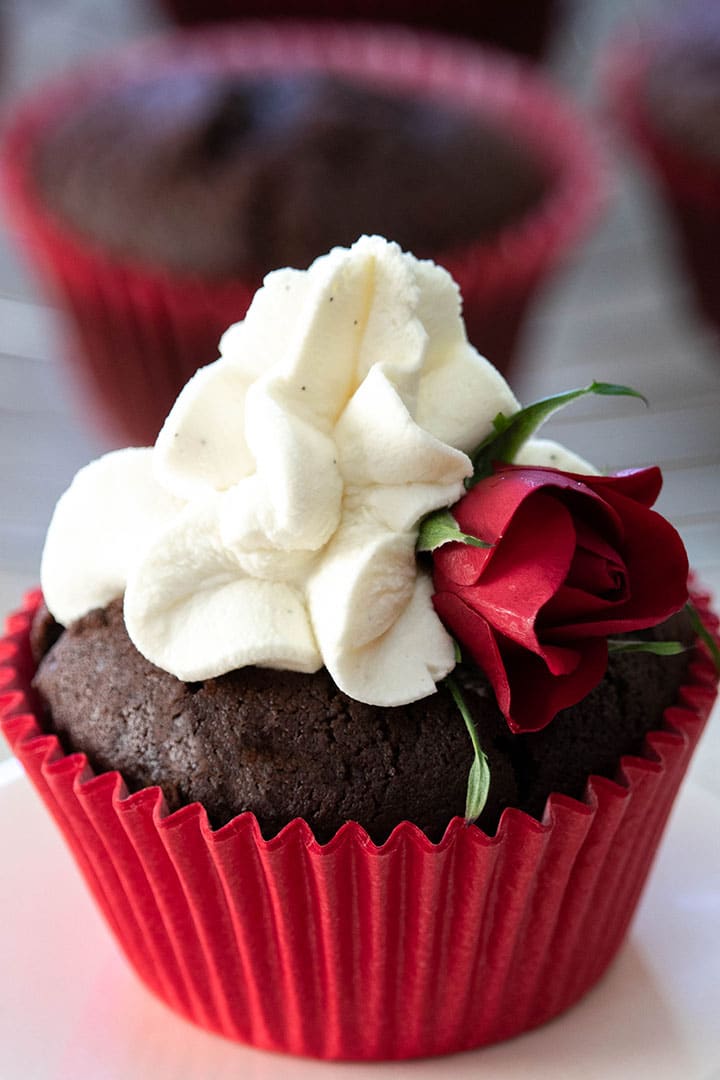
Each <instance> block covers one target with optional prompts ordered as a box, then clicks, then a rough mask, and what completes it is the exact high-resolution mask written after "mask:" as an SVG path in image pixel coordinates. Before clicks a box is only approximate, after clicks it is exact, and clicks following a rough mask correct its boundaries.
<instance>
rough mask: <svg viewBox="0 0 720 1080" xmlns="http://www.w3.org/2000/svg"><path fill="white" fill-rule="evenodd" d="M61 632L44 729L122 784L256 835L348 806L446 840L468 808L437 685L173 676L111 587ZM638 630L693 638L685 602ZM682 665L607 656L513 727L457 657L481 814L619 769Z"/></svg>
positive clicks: (243, 673)
mask: <svg viewBox="0 0 720 1080" xmlns="http://www.w3.org/2000/svg"><path fill="white" fill-rule="evenodd" d="M54 636H55V631H54V630H53V625H52V620H51V619H50V617H49V616H48V615H47V612H45V613H44V614H43V613H41V615H40V616H39V617H38V620H36V624H35V630H34V644H35V647H36V648H37V649H38V650H39V652H40V653H41V654H42V653H45V655H44V658H43V659H41V661H40V666H39V670H38V674H37V676H36V679H35V686H36V688H37V689H38V690H39V692H40V694H41V696H42V698H43V700H44V702H45V704H46V706H47V724H48V728H49V729H51V730H54V731H56V732H57V733H58V735H59V736H60V738H61V741H62V743H63V745H64V747H65V749H66V750H67V751H72V750H84V751H85V752H86V753H87V754H88V757H89V759H90V761H91V763H92V765H93V767H94V768H95V770H96V771H105V770H108V769H119V770H120V771H121V772H122V774H123V776H124V777H125V780H126V781H127V783H128V785H129V787H130V789H131V790H138V789H140V788H142V787H145V786H148V785H151V784H160V785H161V786H162V788H163V791H164V794H165V798H166V801H167V804H168V806H169V807H170V809H176V808H177V807H179V806H182V805H183V804H185V803H189V802H193V801H195V800H199V801H200V802H202V803H203V804H204V805H205V807H206V809H207V811H208V813H209V816H210V820H211V822H212V823H213V825H215V826H220V825H222V824H224V823H225V822H227V821H228V820H230V819H231V818H232V817H233V816H234V815H235V814H237V813H239V812H241V811H243V810H252V811H254V813H255V814H256V816H257V817H258V820H259V822H260V825H261V828H262V830H263V833H264V835H265V836H272V835H274V834H275V833H276V832H277V831H278V830H279V829H280V828H281V827H282V826H283V825H285V824H286V823H287V822H288V821H290V820H291V819H292V818H294V817H303V818H305V819H306V820H307V821H308V822H309V824H310V825H311V826H312V828H313V830H314V832H315V834H316V836H317V837H318V839H320V840H327V839H328V838H329V837H330V836H332V834H333V833H334V832H335V831H336V829H337V828H338V827H339V826H340V825H342V824H343V823H344V822H345V821H348V820H356V821H359V822H360V823H361V824H362V825H364V826H365V828H366V829H367V830H368V832H369V833H370V835H371V837H372V838H373V839H374V840H375V841H377V842H381V841H382V840H384V839H385V838H386V837H387V836H388V835H389V833H390V832H391V830H392V828H393V827H394V826H395V825H396V824H398V823H399V822H400V821H402V820H410V821H414V822H415V823H416V824H418V825H419V826H420V827H421V828H422V829H423V830H424V831H425V832H426V833H427V834H428V835H429V836H430V837H431V838H433V839H439V838H440V836H441V835H442V833H443V832H444V830H445V827H446V825H447V824H448V822H449V820H450V818H452V817H453V816H454V815H462V813H463V810H464V805H465V792H466V785H467V775H468V770H469V767H470V763H471V760H472V757H471V749H470V742H469V738H468V735H467V731H466V730H465V727H464V724H463V721H462V719H461V717H460V715H459V713H458V711H457V709H456V707H455V705H454V703H453V702H452V700H451V698H450V696H449V694H448V693H447V692H446V691H444V690H440V691H439V692H438V693H437V694H435V695H433V696H432V697H430V698H425V699H424V700H422V701H418V702H415V703H414V704H412V705H408V706H404V707H401V708H387V709H381V708H375V707H373V706H369V705H363V704H361V703H359V702H357V701H354V700H352V699H351V698H348V697H347V696H346V695H345V694H343V693H342V692H341V691H340V690H338V688H337V687H336V686H335V685H334V683H333V682H332V680H331V679H330V677H329V676H328V674H327V672H325V671H324V670H323V671H320V672H318V673H317V674H315V675H300V674H296V673H293V672H281V671H271V670H267V669H260V668H245V669H242V670H239V671H233V672H230V673H229V674H227V675H223V676H221V677H219V678H217V679H209V680H207V681H206V682H204V683H192V684H186V683H181V682H180V681H179V680H177V679H176V678H175V677H174V676H172V675H169V674H167V673H165V672H163V671H160V670H159V669H158V668H156V667H154V666H153V665H152V664H150V663H149V662H148V661H146V660H145V659H144V658H143V657H142V656H140V654H139V653H138V652H137V651H136V650H135V648H134V646H133V645H132V644H131V643H130V641H129V639H128V637H127V634H126V632H125V626H124V622H123V618H122V607H121V603H120V601H116V602H115V603H113V604H111V605H110V606H109V607H108V608H106V609H105V610H102V611H95V612H92V613H91V614H89V615H88V616H86V617H85V618H84V619H81V620H80V621H79V622H77V623H75V624H74V625H72V626H71V627H70V628H69V629H68V630H66V631H65V632H64V633H62V634H61V636H60V637H59V639H57V640H56V641H55V643H54V644H52V642H53V637H54ZM643 636H651V637H653V638H659V639H668V638H670V639H677V638H680V639H682V640H684V641H686V642H690V641H691V640H692V633H691V629H690V627H689V624H688V620H687V618H686V616H685V615H684V614H680V615H678V616H675V617H674V618H673V619H672V620H670V621H669V622H667V623H665V624H664V625H663V626H662V627H658V628H656V629H655V630H653V631H647V632H645V634H644V635H643ZM46 650H48V651H46ZM686 668H687V654H682V655H680V656H676V657H656V656H653V655H648V654H641V653H622V654H616V655H613V656H611V659H610V665H609V669H608V673H607V675H606V677H605V679H604V680H603V682H602V683H601V684H600V686H598V687H597V688H596V689H595V690H594V691H593V692H592V693H591V694H590V695H589V696H588V697H587V698H585V699H584V700H583V701H582V702H580V703H579V704H578V705H576V706H574V707H573V708H571V709H566V710H565V711H563V712H561V713H560V714H558V716H557V717H556V718H555V719H554V720H553V721H552V723H551V724H550V725H549V726H548V727H547V728H545V729H544V730H543V731H540V732H537V733H535V734H530V735H520V736H514V735H512V734H511V733H510V731H509V730H508V728H507V726H506V724H505V721H504V719H503V717H502V715H501V714H500V712H499V710H498V708H497V706H496V704H495V700H494V697H493V695H492V692H491V691H490V689H489V687H488V684H487V682H486V681H485V679H484V678H483V677H482V676H481V675H479V674H478V673H477V672H475V671H472V672H471V671H464V670H462V669H458V678H459V680H460V682H461V684H462V686H463V688H464V694H465V697H466V701H467V704H468V706H469V708H470V710H471V712H472V714H473V717H474V719H475V721H476V723H477V726H478V730H479V733H480V739H481V742H482V744H483V746H484V749H485V751H486V753H487V755H488V758H489V761H490V768H491V775H492V782H491V788H490V798H489V801H488V804H487V806H486V808H485V810H484V812H483V815H482V817H481V819H480V822H479V823H480V825H482V826H483V828H485V829H486V830H487V831H489V832H494V830H495V828H496V826H497V823H498V820H499V817H500V814H501V813H502V810H503V809H504V808H505V807H506V806H517V807H519V808H520V809H523V810H526V811H527V812H528V813H530V814H532V815H534V816H536V817H539V816H541V815H542V811H543V807H544V805H545V801H546V799H547V796H548V795H549V794H550V792H552V791H557V792H564V793H566V794H568V795H572V796H575V797H578V798H579V797H581V796H582V794H583V791H584V788H585V783H586V780H587V777H588V776H589V775H590V774H591V773H594V774H600V775H605V776H610V777H612V776H614V775H615V774H616V772H617V765H618V760H619V758H620V756H621V755H622V754H625V753H633V752H638V751H639V750H640V749H641V747H642V740H643V736H644V735H645V733H646V732H647V731H649V730H650V729H652V728H655V727H658V726H660V724H661V721H662V715H663V711H664V709H665V708H666V707H667V706H669V705H671V704H673V702H674V701H675V700H676V697H677V691H678V688H679V686H680V684H681V683H682V681H683V677H684V674H685V671H686Z"/></svg>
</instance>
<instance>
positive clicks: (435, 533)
mask: <svg viewBox="0 0 720 1080" xmlns="http://www.w3.org/2000/svg"><path fill="white" fill-rule="evenodd" d="M453 541H458V542H459V543H461V544H469V545H470V546H471V547H481V548H487V547H492V544H487V543H485V541H484V540H478V538H477V536H470V535H469V534H468V533H464V532H462V530H461V529H460V527H459V525H458V523H457V521H456V520H455V518H454V517H453V516H452V514H451V513H450V511H449V510H436V511H435V512H434V513H432V514H428V515H427V517H425V518H423V520H422V521H421V522H420V529H419V532H418V538H417V543H416V544H415V550H416V551H435V549H436V548H439V547H442V545H443V544H449V543H452V542H453Z"/></svg>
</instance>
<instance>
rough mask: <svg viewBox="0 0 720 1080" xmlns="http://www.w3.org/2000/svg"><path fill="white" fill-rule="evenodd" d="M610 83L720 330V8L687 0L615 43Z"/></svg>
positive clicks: (706, 310) (703, 303) (698, 291)
mask: <svg viewBox="0 0 720 1080" xmlns="http://www.w3.org/2000/svg"><path fill="white" fill-rule="evenodd" d="M607 85H608V88H609V95H610V98H611V104H612V108H613V111H614V113H615V116H616V117H617V118H618V120H619V122H620V123H621V125H622V127H623V129H624V131H625V133H626V134H627V135H628V136H629V137H630V139H631V140H632V142H633V144H634V146H635V147H636V149H637V150H638V151H639V153H640V154H641V156H642V157H643V158H644V160H645V162H646V163H647V164H648V165H649V166H650V168H651V169H652V171H653V172H654V174H655V176H656V177H657V179H658V181H659V183H660V185H661V188H662V191H663V194H664V197H665V199H666V202H667V205H668V207H669V209H670V211H671V213H672V216H673V220H674V223H675V226H676V229H677V232H678V239H679V241H680V251H681V255H682V257H683V259H684V263H685V269H686V271H687V273H688V276H689V278H690V281H691V283H692V285H693V288H694V291H695V295H696V299H697V302H698V305H699V308H700V310H701V311H702V313H703V314H704V316H705V317H706V318H707V319H709V320H710V322H711V323H712V324H713V325H714V326H715V327H716V328H718V329H720V281H719V280H718V276H717V270H716V266H715V263H716V252H717V248H718V245H719V244H720V8H718V7H717V5H713V4H697V3H695V4H690V5H686V6H683V7H681V8H680V10H678V11H675V12H674V13H673V15H672V16H671V17H669V18H667V19H666V20H665V22H663V23H659V24H657V25H655V26H654V27H651V28H649V29H648V30H647V31H646V32H645V33H643V35H642V36H641V37H640V39H639V40H637V41H636V42H635V43H634V44H629V45H621V46H618V47H617V48H616V49H615V51H614V54H613V55H612V56H611V58H610V62H609V66H608V76H607Z"/></svg>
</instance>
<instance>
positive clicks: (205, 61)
mask: <svg viewBox="0 0 720 1080" xmlns="http://www.w3.org/2000/svg"><path fill="white" fill-rule="evenodd" d="M178 68H182V69H183V70H208V69H210V70H214V71H223V72H240V73H243V74H246V75H258V76H262V75H263V74H272V73H278V72H280V73H288V72H293V71H301V70H308V69H310V70H314V71H325V72H331V73H336V74H339V75H342V76H343V77H346V78H349V79H357V80H360V81H363V82H365V83H367V82H370V83H371V84H373V85H374V86H378V87H382V88H384V89H385V90H389V91H397V92H398V93H400V94H403V95H408V94H412V95H417V96H426V97H430V98H433V99H439V100H440V101H445V102H447V103H450V104H454V105H459V106H463V107H466V108H467V109H469V110H471V111H474V112H477V114H478V116H480V117H482V118H484V119H486V120H487V119H489V120H491V121H492V122H494V123H495V122H496V123H497V124H498V125H500V126H501V127H502V129H503V131H504V132H505V133H510V134H511V135H512V136H513V137H514V138H515V139H517V140H518V141H519V142H520V143H522V144H523V145H526V146H527V148H528V151H529V152H530V153H531V154H532V155H534V156H535V158H536V159H537V160H538V162H539V164H540V165H541V167H542V168H543V170H544V171H545V172H546V174H547V176H548V177H549V181H550V182H549V185H548V190H547V192H546V194H545V195H544V197H543V198H541V200H540V202H539V204H538V205H537V206H536V207H535V208H534V209H533V210H532V211H531V212H529V213H528V214H526V215H525V216H524V217H521V218H520V219H519V220H518V221H517V222H515V223H514V224H512V225H510V226H507V227H504V228H503V229H501V230H500V231H499V232H498V234H497V235H496V236H495V237H494V238H493V240H492V241H489V242H483V243H477V242H475V243H474V242H472V241H471V240H469V241H468V244H467V245H466V246H463V247H462V248H457V249H455V250H453V251H438V252H428V253H427V254H429V255H431V256H432V257H433V258H435V259H436V261H438V262H439V263H441V264H443V265H444V266H446V267H447V268H448V269H449V270H450V272H451V273H452V274H453V276H454V277H455V279H456V280H457V282H458V284H459V286H460V289H461V291H462V295H463V301H464V312H465V319H466V323H467V328H468V335H469V337H470V339H471V340H472V341H473V342H474V344H476V345H477V347H478V348H479V349H480V351H481V352H483V353H484V354H485V355H487V356H488V357H489V358H490V359H491V360H492V362H493V363H494V364H495V365H496V366H497V367H498V368H500V369H506V368H507V367H508V365H509V364H510V361H511V359H512V356H513V352H514V349H515V345H516V341H517V338H518V334H519V331H520V328H521V325H522V321H523V318H524V316H525V313H526V310H527V308H528V306H529V304H530V301H531V299H532V298H533V296H534V294H535V293H536V291H537V289H538V287H539V286H540V285H541V283H542V282H543V281H544V280H545V278H546V277H547V276H548V274H550V273H551V271H552V270H554V269H555V267H556V266H557V264H558V263H559V262H560V261H561V260H562V258H563V257H564V256H566V255H567V254H568V252H569V251H570V250H571V249H572V248H573V247H574V246H575V245H576V244H577V242H578V241H579V239H580V238H581V236H582V234H583V233H584V232H585V231H586V229H587V228H588V226H589V224H590V222H591V220H592V219H593V217H594V216H595V213H596V211H597V210H598V208H599V205H600V203H601V201H602V189H603V179H602V168H601V163H600V158H599V155H598V152H597V149H596V146H595V143H594V140H593V138H592V136H591V135H590V134H589V133H588V131H587V128H586V124H585V122H584V120H583V119H581V118H580V117H579V116H578V115H577V114H576V113H575V111H574V109H573V108H572V107H571V106H569V105H568V104H567V103H566V102H565V100H564V99H563V97H562V95H561V94H559V93H558V92H556V91H555V90H554V89H553V88H552V87H551V86H550V85H548V83H547V82H546V81H545V80H544V79H543V78H542V77H541V76H539V75H537V74H535V73H534V72H533V71H532V70H531V69H530V68H529V67H528V66H527V65H524V64H522V63H521V62H519V61H514V60H512V59H509V58H504V57H501V56H499V55H494V54H491V53H488V52H485V51H482V50H480V49H479V48H477V47H476V46H473V45H468V44H466V43H464V42H461V41H459V40H452V39H444V38H437V37H434V36H430V35H426V34H420V33H414V32H412V31H410V30H404V29H400V28H392V29H390V28H385V29H380V28H378V27H372V26H361V25H350V24H343V25H340V24H330V23H321V24H292V23H290V24H287V23H282V24H270V23H260V22H257V23H247V24H238V25H235V26H229V25H228V26H224V27H219V28H216V29H211V30H206V31H203V32H200V33H197V34H181V33H177V34H175V35H172V36H170V37H167V38H165V39H164V40H163V39H160V40H153V41H149V42H143V43H140V44H139V45H134V46H132V47H131V48H130V49H125V50H124V51H123V52H122V53H120V54H118V55H115V56H114V57H112V56H111V57H106V58H104V59H103V60H102V62H100V63H95V64H94V66H92V67H91V68H88V69H85V70H82V71H78V72H75V73H72V74H70V75H68V76H65V77H64V78H61V79H60V80H59V81H56V82H54V83H53V84H51V85H48V86H45V87H43V88H41V89H40V90H39V91H37V92H35V94H34V95H32V96H31V97H30V98H28V99H27V100H26V101H25V102H24V103H23V104H21V105H20V107H19V108H18V109H17V110H16V112H15V114H14V117H13V118H12V122H11V124H10V129H9V132H8V135H7V138H6V141H5V148H4V155H3V161H2V171H3V174H4V186H5V189H6V194H7V197H8V200H9V206H10V211H11V214H12V218H13V220H14V222H15V223H16V224H17V226H18V227H19V232H20V235H21V237H22V239H23V240H24V241H25V242H26V243H27V246H28V252H29V255H30V257H31V259H32V260H33V261H34V263H35V264H36V266H37V269H38V271H39V273H40V274H41V275H42V277H43V278H44V280H45V283H46V285H47V286H48V287H49V289H50V290H51V291H52V292H53V294H54V295H55V297H56V298H57V300H58V301H59V303H60V305H61V307H63V308H64V309H65V310H66V311H67V312H68V313H69V315H70V321H71V328H72V330H73V332H74V343H73V346H72V350H71V354H70V359H71V361H72V362H73V363H74V366H75V368H76V371H77V372H78V374H79V375H80V376H81V381H82V383H83V384H84V385H85V386H86V387H87V389H88V391H89V394H90V395H91V398H92V400H93V401H94V403H95V406H96V409H97V411H98V413H99V414H100V416H101V417H103V418H104V419H105V420H106V421H107V423H108V424H109V425H110V426H111V427H112V428H113V430H114V433H115V434H116V436H119V437H122V439H123V441H129V442H131V443H134V444H141V445H142V444H149V443H152V442H153V441H154V439H155V436H156V434H157V432H158V429H159V427H160V426H161V424H162V421H163V420H164V418H165V416H166V415H167V413H168V411H169V408H170V406H171V404H172V402H173V400H174V398H175V396H176V395H177V393H178V391H179V390H180V389H181V387H182V386H183V385H184V383H185V382H186V381H187V379H188V378H189V377H190V376H191V375H192V373H193V372H194V371H195V370H196V369H197V368H198V367H201V366H203V365H204V364H207V363H210V362H211V361H212V360H214V359H215V358H216V355H217V343H218V340H219V338H220V335H221V334H222V332H223V331H224V330H225V329H226V327H227V326H228V325H230V324H231V323H233V322H236V321H237V320H238V319H241V318H242V317H243V315H244V313H245V310H246V308H247V305H248V303H249V301H250V299H251V297H252V295H253V293H254V292H255V290H256V289H257V288H258V286H259V285H260V283H261V282H260V280H259V279H252V280H250V279H247V278H242V277H230V278H220V279H218V278H214V279H207V278H203V277H200V276H193V275H190V274H179V273H177V272H174V271H172V270H168V269H166V268H164V267H162V266H160V265H149V264H141V263H138V262H137V261H131V260H129V259H124V258H123V257H122V256H119V255H116V254H113V253H112V252H110V251H109V250H107V249H103V248H101V247H100V246H99V245H97V244H93V242H92V241H91V240H89V239H87V238H86V237H83V236H82V235H79V233H78V232H77V230H75V229H73V227H71V226H70V225H68V224H67V223H66V222H64V221H62V220H59V219H58V218H57V217H55V216H53V215H52V214H51V213H49V212H48V210H47V209H46V207H45V206H44V204H43V200H42V197H41V195H40V193H39V192H38V190H37V186H36V182H35V178H34V170H33V161H34V155H35V152H36V149H37V147H38V146H39V145H41V144H42V140H43V136H44V134H45V133H46V132H48V131H49V130H51V129H52V126H53V125H54V124H55V123H56V122H57V121H58V119H59V118H60V117H62V116H63V115H66V114H67V112H68V111H69V110H74V109H77V108H78V107H80V106H81V104H82V102H83V101H84V100H86V99H87V97H88V96H97V94H98V93H102V92H103V91H104V90H106V89H107V87H108V86H111V85H112V86H117V85H118V84H119V83H122V82H123V81H129V80H135V81H141V80H143V79H144V78H147V77H148V74H150V73H152V74H153V76H154V77H158V76H159V75H160V74H161V73H162V72H168V73H172V72H173V71H177V70H178ZM391 239H392V238H391ZM318 254H322V252H318ZM269 269H270V268H269Z"/></svg>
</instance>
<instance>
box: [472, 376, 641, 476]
mask: <svg viewBox="0 0 720 1080" xmlns="http://www.w3.org/2000/svg"><path fill="white" fill-rule="evenodd" d="M587 394H599V395H601V396H615V397H635V398H639V399H640V400H641V401H642V402H644V403H645V404H646V405H647V401H646V399H645V398H644V397H643V395H642V394H641V393H639V392H638V391H637V390H633V389H632V387H630V386H621V385H619V384H618V383H604V382H591V383H590V384H589V386H583V387H580V389H578V390H568V391H566V392H565V393H564V394H553V395H552V396H551V397H547V398H542V399H541V400H540V401H536V402H534V403H533V404H532V405H528V406H527V407H526V408H524V409H520V410H519V412H516V413H513V415H512V416H510V417H507V416H505V415H504V414H503V413H498V415H497V416H496V417H495V419H494V420H493V432H492V434H490V435H488V437H487V438H486V439H483V441H482V442H481V443H480V445H479V446H478V447H476V448H475V450H474V451H473V452H472V454H471V455H470V460H471V461H472V463H473V474H472V476H471V477H469V479H467V480H466V481H465V487H466V488H468V489H470V488H471V487H473V486H474V485H475V484H477V483H478V481H480V480H483V479H484V478H485V477H486V476H490V474H491V473H492V466H493V462H494V461H505V462H512V461H514V459H515V455H516V454H517V452H518V450H519V449H520V447H521V446H522V445H523V443H524V442H526V441H527V440H528V439H529V438H530V437H531V436H532V435H534V434H535V432H536V431H537V430H538V428H539V427H541V426H542V425H543V424H544V423H545V421H546V420H548V419H549V418H550V417H551V416H552V415H553V414H554V413H556V412H558V411H559V410H560V409H563V408H564V407H565V406H566V405H569V404H570V403H571V402H573V401H577V399H578V398H581V397H585V396H586V395H587Z"/></svg>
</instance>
